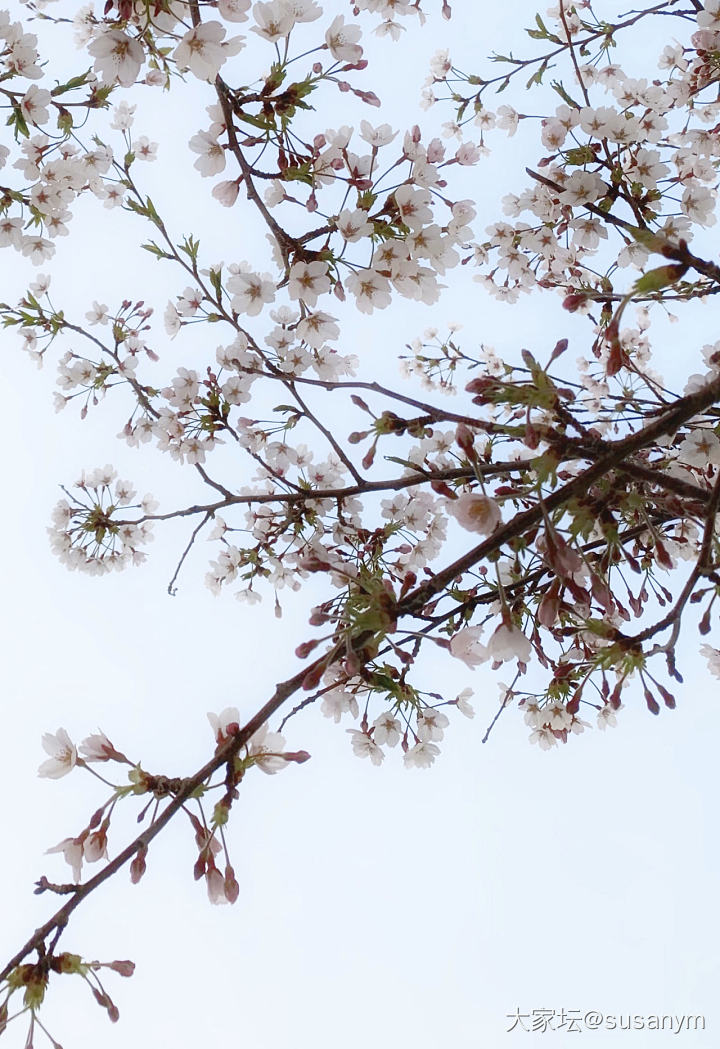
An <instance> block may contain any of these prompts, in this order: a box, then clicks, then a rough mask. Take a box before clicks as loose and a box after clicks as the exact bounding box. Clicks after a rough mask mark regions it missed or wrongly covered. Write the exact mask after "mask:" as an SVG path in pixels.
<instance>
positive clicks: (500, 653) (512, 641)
mask: <svg viewBox="0 0 720 1049" xmlns="http://www.w3.org/2000/svg"><path fill="white" fill-rule="evenodd" d="M487 647H488V655H489V657H490V659H496V660H500V661H502V662H505V661H506V660H508V659H518V660H519V661H520V662H521V663H528V662H529V660H530V654H531V652H532V646H531V645H530V642H529V641H528V639H527V638H526V637H525V635H524V634H523V632H522V630H518V628H517V627H514V626H506V625H505V624H504V623H501V624H500V626H499V627H498V628H497V630H496V631H495V633H494V634H493V636H492V637H491V638H490V640H489V641H488V646H487Z"/></svg>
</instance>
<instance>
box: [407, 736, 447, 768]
mask: <svg viewBox="0 0 720 1049" xmlns="http://www.w3.org/2000/svg"><path fill="white" fill-rule="evenodd" d="M439 753H440V747H438V746H436V745H435V744H434V743H422V742H421V743H416V745H415V746H414V747H411V748H410V750H409V751H408V752H407V754H406V755H405V756H404V758H403V761H404V763H405V768H408V769H411V768H416V769H429V768H430V766H431V765H432V763H433V762H434V761H435V758H436V757H437V756H438V754H439Z"/></svg>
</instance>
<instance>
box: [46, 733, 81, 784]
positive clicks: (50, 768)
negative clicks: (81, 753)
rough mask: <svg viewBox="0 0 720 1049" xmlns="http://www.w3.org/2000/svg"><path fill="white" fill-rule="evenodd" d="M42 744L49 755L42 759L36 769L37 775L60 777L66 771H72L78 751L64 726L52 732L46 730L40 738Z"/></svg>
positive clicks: (49, 777) (51, 777)
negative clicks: (44, 759)
mask: <svg viewBox="0 0 720 1049" xmlns="http://www.w3.org/2000/svg"><path fill="white" fill-rule="evenodd" d="M42 745H43V750H44V751H45V753H46V754H49V755H50V757H49V758H48V760H47V761H43V763H42V765H41V766H40V768H39V769H38V776H46V777H47V778H48V779H60V777H61V776H67V774H68V772H72V770H73V769H74V768H75V765H76V764H77V760H78V753H77V749H76V747H75V744H74V743H73V741H72V740H71V739H70V737H69V736H68V734H67V732H66V731H65V729H64V728H59V729H58V730H57V732H55V733H54V734H53V733H52V732H46V733H45V734H44V735H43V738H42Z"/></svg>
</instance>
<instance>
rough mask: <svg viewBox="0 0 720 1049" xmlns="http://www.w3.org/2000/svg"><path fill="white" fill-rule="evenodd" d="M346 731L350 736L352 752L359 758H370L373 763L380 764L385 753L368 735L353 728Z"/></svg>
mask: <svg viewBox="0 0 720 1049" xmlns="http://www.w3.org/2000/svg"><path fill="white" fill-rule="evenodd" d="M347 731H348V732H349V733H350V736H351V739H350V742H351V744H352V749H353V753H354V754H356V755H357V756H358V757H359V758H370V760H371V761H372V763H373V765H382V763H383V761H384V760H385V755H384V753H383V752H382V750H381V749H380V747H379V746H378V745H377V743H375V742H374V740H372V739H371V738H370V736H368V735H367V734H366V733H365V732H360V731H358V729H354V728H349V729H348V730H347Z"/></svg>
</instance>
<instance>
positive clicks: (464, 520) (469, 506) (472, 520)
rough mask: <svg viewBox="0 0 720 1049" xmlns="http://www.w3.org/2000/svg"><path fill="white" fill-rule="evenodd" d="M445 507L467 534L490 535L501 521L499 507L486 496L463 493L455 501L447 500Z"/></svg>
mask: <svg viewBox="0 0 720 1049" xmlns="http://www.w3.org/2000/svg"><path fill="white" fill-rule="evenodd" d="M446 506H447V509H448V512H449V513H451V514H452V515H453V517H454V518H455V520H456V521H457V522H458V524H459V525H461V526H462V527H463V528H465V529H467V531H468V532H477V533H478V534H479V535H490V533H491V532H494V531H495V529H496V528H497V526H498V525H499V524H500V521H501V515H500V507H499V506H498V504H497V503H496V502H495V500H494V499H491V498H490V497H489V496H487V495H476V494H474V493H473V492H465V493H463V495H461V496H459V497H458V498H457V499H449V500H448V502H447V503H446Z"/></svg>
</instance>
